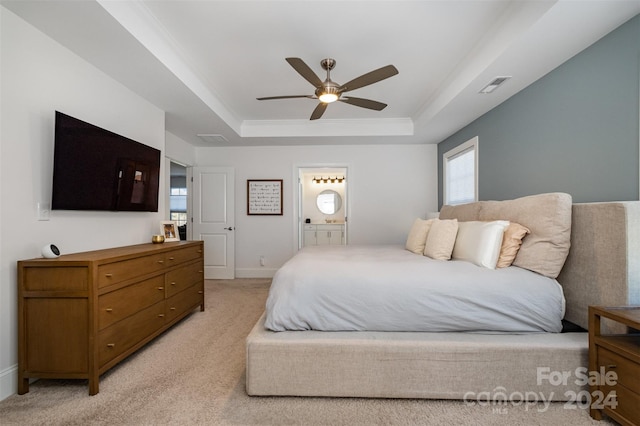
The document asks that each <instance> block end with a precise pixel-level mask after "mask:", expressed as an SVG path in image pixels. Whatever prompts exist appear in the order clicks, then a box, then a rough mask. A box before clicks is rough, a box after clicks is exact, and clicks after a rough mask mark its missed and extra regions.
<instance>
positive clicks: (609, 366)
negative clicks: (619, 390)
mask: <svg viewBox="0 0 640 426" xmlns="http://www.w3.org/2000/svg"><path fill="white" fill-rule="evenodd" d="M616 367H617V365H615V364H611V365H607V368H616Z"/></svg>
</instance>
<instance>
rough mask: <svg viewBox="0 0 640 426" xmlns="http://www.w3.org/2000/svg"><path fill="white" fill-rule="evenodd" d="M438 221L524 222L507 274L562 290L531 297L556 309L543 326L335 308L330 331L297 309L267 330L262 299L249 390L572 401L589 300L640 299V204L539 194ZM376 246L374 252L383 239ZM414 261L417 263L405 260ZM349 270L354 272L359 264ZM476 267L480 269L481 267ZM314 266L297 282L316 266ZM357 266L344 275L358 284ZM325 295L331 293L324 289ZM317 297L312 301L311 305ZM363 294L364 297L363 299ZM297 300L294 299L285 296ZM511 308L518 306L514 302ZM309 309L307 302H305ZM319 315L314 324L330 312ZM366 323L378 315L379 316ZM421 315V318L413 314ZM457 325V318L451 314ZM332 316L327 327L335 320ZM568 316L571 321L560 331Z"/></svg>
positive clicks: (448, 212)
mask: <svg viewBox="0 0 640 426" xmlns="http://www.w3.org/2000/svg"><path fill="white" fill-rule="evenodd" d="M440 219H441V220H452V219H456V220H457V221H460V222H471V221H482V222H487V221H497V220H505V221H509V222H510V223H513V222H517V223H519V224H522V225H523V226H525V227H527V228H528V229H529V230H530V233H529V234H528V235H527V236H526V237H524V239H522V246H521V247H520V250H519V251H518V252H517V255H516V257H515V260H514V262H513V264H514V266H511V267H507V268H504V271H515V273H516V275H517V274H520V273H521V272H522V271H521V270H526V272H527V274H525V275H530V274H529V273H531V274H533V275H534V276H536V275H537V276H539V277H541V278H545V279H543V280H541V282H544V283H547V284H548V287H549V292H550V293H554V290H553V284H552V283H554V282H555V283H556V285H557V289H560V290H561V291H560V292H559V293H560V298H558V296H557V294H555V299H553V300H552V301H550V302H544V301H541V302H532V304H534V305H539V304H542V305H544V304H545V303H549V304H556V305H558V304H561V305H562V306H556V309H554V310H553V311H552V312H549V313H543V312H538V313H536V314H535V315H533V316H538V317H541V319H542V325H540V324H539V323H536V324H532V323H531V324H530V321H528V320H526V321H525V323H526V324H525V325H524V326H523V325H522V324H520V325H517V326H515V328H514V329H508V330H492V329H491V327H490V326H487V325H477V324H474V325H465V326H464V327H463V330H462V331H451V330H450V329H449V328H448V327H451V325H450V324H449V325H442V324H440V323H439V322H437V321H435V323H436V324H439V325H438V327H440V328H437V327H436V328H435V329H431V330H430V331H423V330H419V329H418V330H416V329H414V328H411V329H408V328H407V325H406V324H405V323H403V322H402V321H405V320H406V319H401V320H399V322H398V324H396V325H394V326H391V327H387V328H385V326H379V325H378V326H372V325H371V324H369V323H367V324H366V325H362V324H360V322H359V321H360V319H357V320H353V319H352V318H348V317H347V318H342V317H344V316H345V315H344V314H342V313H341V314H340V315H339V317H341V318H339V319H342V320H345V324H346V325H345V324H341V325H340V326H339V327H337V329H336V330H332V329H331V326H329V327H328V328H326V327H325V328H324V330H325V331H320V330H319V329H322V328H323V326H322V325H321V326H318V325H317V324H316V323H315V322H314V321H315V320H314V319H313V318H311V319H310V318H304V319H300V318H298V316H299V314H294V315H293V318H294V324H296V321H297V327H298V328H295V326H292V325H291V324H286V325H282V327H284V328H294V330H287V331H273V330H270V328H271V329H276V330H277V329H278V327H279V325H278V321H279V319H278V318H277V317H278V315H275V314H274V312H277V308H275V307H274V306H275V305H274V306H268V308H269V309H268V311H267V312H266V313H265V315H263V316H262V318H260V320H259V321H258V323H257V324H256V325H255V327H254V328H253V330H252V331H251V333H250V334H249V336H248V337H247V353H246V354H247V375H246V390H247V393H248V394H249V395H295V396H333V397H384V398H439V399H465V400H478V399H480V398H484V399H485V400H490V399H491V400H493V399H496V398H503V399H504V398H515V399H518V398H519V399H527V400H534V401H540V400H554V401H566V400H569V401H571V400H575V399H576V397H577V395H579V393H580V392H581V391H582V390H584V389H586V383H584V380H580V378H581V377H582V376H581V375H580V374H581V372H582V374H583V370H580V369H581V368H586V366H587V365H588V336H587V333H585V332H584V330H585V329H587V327H588V317H587V310H588V306H589V305H604V306H620V305H636V304H640V256H639V254H640V202H607V203H589V204H572V203H571V198H570V196H568V195H567V194H560V193H553V194H540V195H536V196H530V197H523V198H520V199H516V200H508V201H482V202H478V203H471V204H467V205H464V206H456V207H452V206H444V207H443V209H442V211H441V213H440ZM375 249H376V250H382V248H380V247H378V248H375ZM396 249H397V248H396ZM340 250H348V251H350V250H355V251H356V253H355V254H347V253H346V252H345V253H343V254H342V255H339V257H341V258H343V259H344V258H349V257H352V256H356V257H357V256H359V255H361V254H358V253H357V251H358V250H362V248H359V247H351V248H350V247H345V248H341V249H340ZM336 253H337V252H336ZM389 253H395V254H389ZM404 255H406V253H404ZM408 255H409V256H417V255H415V254H413V253H408ZM299 256H300V257H301V258H302V259H303V260H304V258H305V257H312V258H315V257H317V258H318V259H319V258H320V253H319V252H314V251H313V250H310V251H305V250H303V251H301V252H300V253H299V254H297V255H296V256H294V258H298V257H299ZM384 256H391V257H393V256H398V258H397V259H396V258H395V257H393V258H394V259H396V260H397V263H401V264H402V263H403V261H404V260H403V259H404V257H403V256H402V255H400V254H399V253H398V252H397V251H396V252H393V251H392V252H385V254H384ZM292 260H293V259H292ZM297 260H299V259H297ZM297 260H296V261H297ZM310 262H311V261H310ZM326 262H327V260H326V259H325V260H323V261H322V264H323V265H325V266H326V265H327V264H326ZM434 262H435V261H434ZM454 263H456V261H448V262H442V261H440V262H439V263H438V265H439V266H440V267H445V265H446V267H453V266H454ZM309 265H312V263H310V264H309ZM475 266H477V265H475ZM411 268H413V266H411V267H408V269H411ZM307 269H308V270H309V272H312V271H313V266H307ZM445 269H446V268H445ZM532 269H533V270H537V271H532ZM354 270H355V271H356V272H357V271H358V269H357V268H354ZM474 270H475V271H483V268H477V267H476V268H475V269H474ZM282 271H284V272H282ZM281 272H282V273H286V272H287V265H284V266H283V268H281V270H280V271H278V274H281ZM317 272H318V271H316V273H315V274H313V273H311V274H308V276H306V277H303V278H302V279H309V277H312V276H315V275H318V274H317ZM341 272H342V273H345V272H344V271H341ZM356 272H354V273H353V274H352V276H350V279H352V280H354V281H355V282H356V283H357V277H358V274H357V273H356ZM493 272H496V271H493ZM500 273H502V272H500ZM510 273H511V272H510ZM278 274H276V277H274V284H273V285H275V286H279V284H278V281H279V278H278V279H276V278H277V276H278ZM517 276H518V277H519V275H517ZM296 279H298V280H299V279H300V277H298V278H296ZM334 281H335V280H334ZM511 282H513V280H512V281H511ZM356 285H357V284H356ZM545 285H546V284H545ZM485 288H486V286H485ZM497 291H498V292H499V288H498V290H497ZM321 293H332V292H330V291H326V289H325V291H322V292H321ZM399 293H401V294H402V293H404V292H399ZM463 293H469V295H468V296H469V298H471V300H472V299H473V294H472V293H470V291H464V292H463ZM545 293H548V292H545ZM556 293H557V292H556ZM352 297H353V296H352ZM494 297H495V295H494ZM270 298H271V294H270ZM303 298H304V296H303ZM347 299H348V298H347ZM489 300H492V299H491V297H490V298H489ZM270 303H271V302H270ZM322 303H324V302H322ZM322 303H318V302H317V299H316V300H315V301H314V302H311V305H310V306H313V305H314V304H322ZM350 303H353V300H351V301H350ZM370 303H371V302H370V301H367V303H363V304H364V305H367V306H368V305H370ZM403 303H404V302H403ZM455 303H456V304H457V303H461V305H460V306H461V309H462V310H465V309H469V306H471V305H465V304H464V303H469V301H468V300H467V301H466V302H464V303H462V302H458V301H456V302H455ZM483 303H484V302H483ZM487 303H488V302H487ZM509 303H512V302H509ZM514 303H515V302H514ZM297 304H299V302H298V301H295V302H294V303H293V305H297ZM444 305H445V306H446V303H444ZM402 306H404V305H402ZM517 306H519V305H517ZM517 306H516V308H515V311H519V309H520V308H518V307H517ZM485 308H486V306H485ZM558 308H559V309H560V311H559V312H560V313H558ZM410 309H414V310H413V311H410V312H412V314H411V315H409V317H413V316H416V314H417V313H420V306H418V307H415V308H410ZM308 310H309V308H308V307H307V308H304V309H303V311H308ZM402 310H404V309H402ZM429 310H430V311H434V316H432V317H431V319H430V320H429V321H431V322H434V319H437V318H441V317H443V316H448V315H449V314H451V315H452V316H453V317H454V318H455V315H456V314H455V312H452V311H451V310H449V311H445V312H443V311H438V310H437V306H431V307H430V308H429ZM490 310H491V308H490ZM338 312H345V310H344V309H343V310H338ZM499 315H504V313H503V314H500V313H499ZM508 315H512V314H508ZM558 315H560V317H558ZM316 316H317V317H318V318H316V319H319V320H320V322H322V321H324V320H325V317H326V316H327V314H326V313H319V314H317V315H316ZM358 318H360V317H358ZM503 319H504V318H501V317H500V316H499V317H498V319H497V321H496V320H495V319H492V320H491V321H492V322H491V323H492V324H495V323H497V324H501V323H502V322H503ZM288 320H290V318H289V319H287V321H288ZM545 320H549V323H548V324H546V323H545ZM371 321H373V323H374V324H375V315H373V318H372V319H371ZM424 321H425V320H424V319H421V320H420V321H418V323H423V322H424ZM559 321H560V323H562V322H564V325H565V330H564V332H559V331H561V330H560V329H559V328H558V327H559V326H558V324H559ZM458 322H460V320H454V321H453V323H458ZM330 323H331V324H335V321H330ZM527 324H528V325H527ZM567 324H570V325H572V326H573V327H570V328H568V329H567V327H566V325H567ZM607 326H609V327H613V325H610V324H607ZM349 327H351V328H349ZM519 327H524V328H523V329H519ZM526 327H529V328H528V329H526ZM409 330H410V331H409ZM614 331H618V330H614ZM557 372H560V373H565V372H567V373H568V376H567V377H568V379H567V380H564V381H562V382H561V383H558V382H557V381H554V380H552V379H551V378H552V377H553V375H554V374H555V373H557Z"/></svg>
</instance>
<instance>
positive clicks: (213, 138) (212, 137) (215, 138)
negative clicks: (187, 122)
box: [198, 133, 229, 144]
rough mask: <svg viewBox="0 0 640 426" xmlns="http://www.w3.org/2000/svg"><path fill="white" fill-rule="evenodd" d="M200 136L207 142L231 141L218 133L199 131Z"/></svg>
mask: <svg viewBox="0 0 640 426" xmlns="http://www.w3.org/2000/svg"><path fill="white" fill-rule="evenodd" d="M198 137H199V138H200V139H202V140H203V141H205V142H207V143H212V144H216V143H228V142H229V141H228V140H227V138H225V137H224V136H222V135H219V134H217V133H199V134H198Z"/></svg>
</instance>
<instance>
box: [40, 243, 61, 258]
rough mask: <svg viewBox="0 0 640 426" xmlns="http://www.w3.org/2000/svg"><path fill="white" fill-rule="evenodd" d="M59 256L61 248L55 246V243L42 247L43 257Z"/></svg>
mask: <svg viewBox="0 0 640 426" xmlns="http://www.w3.org/2000/svg"><path fill="white" fill-rule="evenodd" d="M58 256H60V250H59V249H58V247H56V246H55V244H47V245H45V246H44V247H42V257H46V258H47V259H55V258H56V257H58Z"/></svg>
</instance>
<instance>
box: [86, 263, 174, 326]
mask: <svg viewBox="0 0 640 426" xmlns="http://www.w3.org/2000/svg"><path fill="white" fill-rule="evenodd" d="M164 294H165V284H164V275H158V276H156V277H153V278H150V279H148V280H145V281H141V282H139V283H136V284H133V285H130V286H128V287H124V288H121V289H120V290H116V291H112V292H111V293H107V294H103V295H102V296H100V297H99V298H98V329H99V330H102V329H103V328H105V327H108V326H110V325H111V324H113V323H115V322H118V321H120V320H122V319H124V318H126V317H128V316H129V315H132V314H135V313H136V312H138V311H140V310H142V309H144V308H146V307H147V306H151V305H153V304H155V303H158V302H160V301H161V300H163V299H164Z"/></svg>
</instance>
